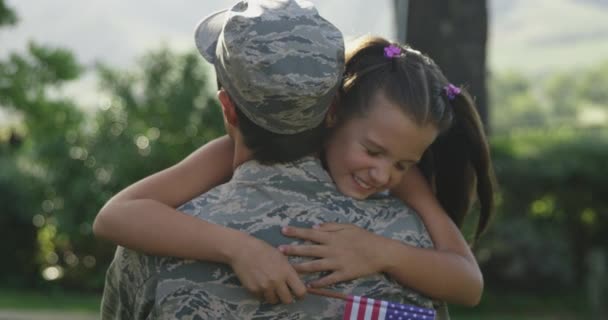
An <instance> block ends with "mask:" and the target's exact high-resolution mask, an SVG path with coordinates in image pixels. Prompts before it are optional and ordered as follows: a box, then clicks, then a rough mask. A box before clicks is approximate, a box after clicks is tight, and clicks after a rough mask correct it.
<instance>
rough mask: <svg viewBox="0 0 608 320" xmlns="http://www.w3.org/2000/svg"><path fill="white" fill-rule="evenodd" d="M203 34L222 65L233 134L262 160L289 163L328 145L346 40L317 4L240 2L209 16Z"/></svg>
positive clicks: (199, 38)
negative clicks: (327, 132)
mask: <svg viewBox="0 0 608 320" xmlns="http://www.w3.org/2000/svg"><path fill="white" fill-rule="evenodd" d="M195 41H196V45H197V48H198V50H199V51H200V53H201V55H202V56H203V57H204V58H205V59H206V60H207V61H209V62H210V63H212V64H213V65H214V67H215V71H216V75H217V80H218V84H219V86H220V88H219V92H218V97H219V100H220V102H221V103H222V107H223V111H224V118H225V122H226V125H227V129H228V131H229V134H231V135H232V136H233V137H234V138H235V139H236V138H238V139H240V138H241V137H242V141H243V143H244V145H245V146H246V147H247V148H248V149H249V150H250V151H251V152H252V156H253V158H254V159H256V160H258V161H261V162H265V163H274V162H288V161H294V160H297V159H299V158H301V157H303V156H306V155H309V154H313V153H315V152H317V151H319V150H320V149H321V147H322V143H323V138H324V136H325V134H324V133H325V126H324V124H323V119H324V117H325V115H326V113H327V110H328V108H329V105H330V103H331V101H332V99H333V98H334V96H335V94H336V91H337V89H338V86H339V84H340V81H341V77H342V72H343V68H344V40H343V37H342V33H341V32H340V31H339V30H338V29H337V28H336V27H335V26H334V25H332V24H331V23H330V22H328V21H327V20H325V19H324V18H322V17H321V16H320V15H319V14H318V12H317V10H316V9H315V7H314V6H313V4H311V3H310V2H308V1H303V0H251V1H240V2H238V3H237V4H236V5H234V6H233V7H232V8H230V9H227V10H222V11H220V12H217V13H214V14H212V15H210V16H208V17H206V18H205V19H203V20H202V21H201V22H200V23H199V25H198V27H197V28H196V32H195Z"/></svg>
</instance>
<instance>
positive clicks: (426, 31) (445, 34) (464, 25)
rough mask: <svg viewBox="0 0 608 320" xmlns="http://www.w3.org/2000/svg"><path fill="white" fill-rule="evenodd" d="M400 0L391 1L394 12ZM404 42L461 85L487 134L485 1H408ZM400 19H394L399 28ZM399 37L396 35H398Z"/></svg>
mask: <svg viewBox="0 0 608 320" xmlns="http://www.w3.org/2000/svg"><path fill="white" fill-rule="evenodd" d="M402 1H403V0H395V9H396V11H399V10H401V12H404V11H403V10H402V9H399V8H400V7H401V6H402V5H403V4H400V2H402ZM408 2H409V8H408V9H407V10H406V12H407V17H406V20H407V22H406V25H407V27H406V34H407V36H406V39H399V40H400V41H402V42H403V41H404V40H405V42H406V43H408V44H410V45H411V46H412V47H414V48H415V49H417V50H420V51H422V52H424V53H426V54H428V55H429V56H430V57H431V58H433V60H435V62H436V63H437V64H438V65H439V66H440V67H441V69H442V70H443V72H444V73H445V75H446V76H447V77H448V79H450V81H451V82H452V83H454V84H455V85H464V86H465V87H466V88H467V89H468V90H469V92H470V93H471V94H472V95H473V97H475V102H476V104H477V108H478V111H479V114H480V115H481V119H482V121H483V123H484V125H485V127H486V130H487V131H489V130H488V129H489V123H488V98H487V87H486V73H487V70H486V42H487V35H488V10H487V1H485V0H427V1H422V0H418V1H408ZM403 18H404V17H398V18H397V21H398V22H397V25H399V23H401V25H403V21H402V19H403ZM398 34H400V32H398Z"/></svg>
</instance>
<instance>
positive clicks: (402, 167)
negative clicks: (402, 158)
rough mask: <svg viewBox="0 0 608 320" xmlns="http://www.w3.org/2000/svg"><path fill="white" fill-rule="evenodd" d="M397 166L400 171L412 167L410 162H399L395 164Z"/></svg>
mask: <svg viewBox="0 0 608 320" xmlns="http://www.w3.org/2000/svg"><path fill="white" fill-rule="evenodd" d="M395 167H396V168H397V170H399V171H407V170H408V169H409V168H410V164H409V163H397V164H396V165H395Z"/></svg>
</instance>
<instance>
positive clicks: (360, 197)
mask: <svg viewBox="0 0 608 320" xmlns="http://www.w3.org/2000/svg"><path fill="white" fill-rule="evenodd" d="M338 191H340V193H342V194H343V195H345V196H347V197H350V198H353V199H356V200H365V199H366V198H367V197H368V196H366V195H364V194H362V193H359V192H357V191H355V190H352V189H351V188H342V187H340V186H338Z"/></svg>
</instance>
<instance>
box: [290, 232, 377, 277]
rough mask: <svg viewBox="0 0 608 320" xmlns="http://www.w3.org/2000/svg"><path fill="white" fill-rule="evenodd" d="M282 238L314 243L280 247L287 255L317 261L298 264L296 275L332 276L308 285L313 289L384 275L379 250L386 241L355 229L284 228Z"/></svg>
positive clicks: (296, 265) (295, 266)
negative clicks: (369, 276)
mask: <svg viewBox="0 0 608 320" xmlns="http://www.w3.org/2000/svg"><path fill="white" fill-rule="evenodd" d="M283 234H284V235H285V236H288V237H293V238H298V239H302V240H308V241H311V242H313V244H302V245H282V246H280V247H279V250H280V251H281V252H283V253H284V254H286V255H290V256H303V257H314V258H318V259H316V260H312V261H307V262H302V263H299V264H295V265H294V268H295V270H296V271H298V272H300V273H311V272H330V274H329V275H327V276H324V277H322V278H319V279H317V280H315V281H312V282H311V283H309V285H310V286H312V287H316V288H320V287H325V286H328V285H331V284H334V283H337V282H342V281H347V280H352V279H356V278H360V277H363V276H366V275H370V274H374V273H378V272H382V269H383V263H382V261H383V260H382V256H381V254H380V253H381V251H382V250H380V249H381V248H382V242H383V241H384V240H385V239H384V238H383V237H380V236H378V235H376V234H374V233H371V232H369V231H366V230H364V229H362V228H359V227H357V226H355V225H351V224H340V223H324V224H322V225H320V226H318V227H317V226H315V227H313V228H312V229H309V228H295V227H285V228H283Z"/></svg>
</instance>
